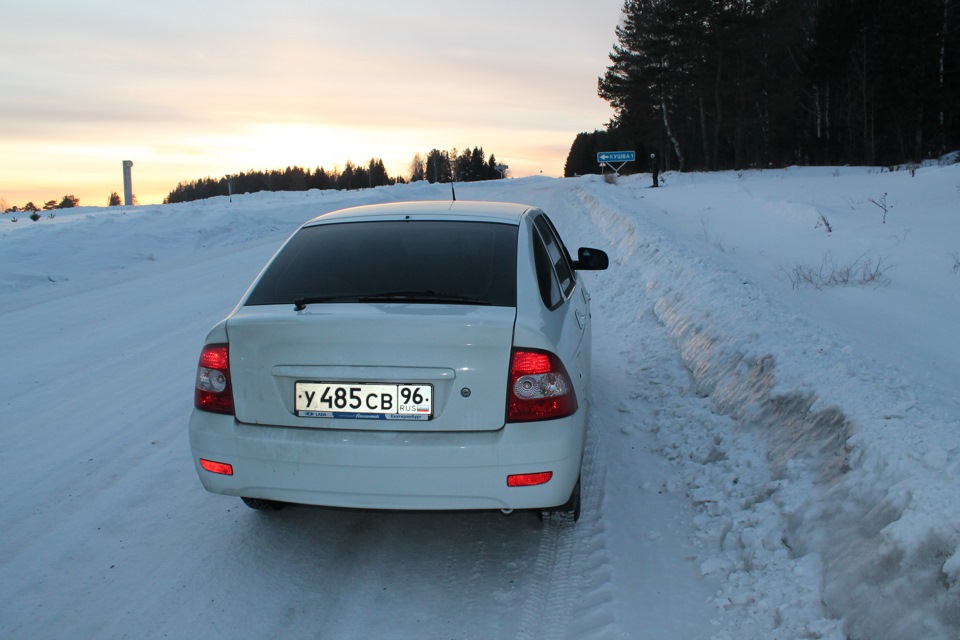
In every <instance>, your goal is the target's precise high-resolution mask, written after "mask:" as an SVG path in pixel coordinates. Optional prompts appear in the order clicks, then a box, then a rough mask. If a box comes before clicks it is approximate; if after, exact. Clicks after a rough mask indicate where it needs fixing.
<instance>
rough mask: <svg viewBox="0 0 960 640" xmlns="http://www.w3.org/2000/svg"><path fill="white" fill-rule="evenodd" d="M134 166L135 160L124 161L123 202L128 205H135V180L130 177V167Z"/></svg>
mask: <svg viewBox="0 0 960 640" xmlns="http://www.w3.org/2000/svg"><path fill="white" fill-rule="evenodd" d="M132 167H133V160H124V161H123V204H125V205H127V206H128V207H129V206H131V205H133V182H132V180H131V178H130V169H131V168H132Z"/></svg>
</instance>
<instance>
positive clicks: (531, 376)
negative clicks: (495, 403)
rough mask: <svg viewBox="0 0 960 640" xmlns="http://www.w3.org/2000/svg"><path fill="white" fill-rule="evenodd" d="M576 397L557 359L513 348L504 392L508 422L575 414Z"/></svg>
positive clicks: (534, 351) (565, 371)
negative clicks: (505, 394) (506, 386)
mask: <svg viewBox="0 0 960 640" xmlns="http://www.w3.org/2000/svg"><path fill="white" fill-rule="evenodd" d="M576 410H577V397H576V395H575V394H574V392H573V384H572V383H571V381H570V376H569V375H567V370H566V368H564V366H563V363H562V362H560V358H558V357H557V356H556V355H554V354H552V353H550V352H549V351H540V350H535V349H514V350H513V357H512V358H511V364H510V378H509V387H508V389H507V421H508V422H529V421H532V420H552V419H555V418H563V417H566V416H569V415H571V414H573V413H575V412H576Z"/></svg>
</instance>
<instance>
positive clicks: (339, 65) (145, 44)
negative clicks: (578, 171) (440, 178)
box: [0, 0, 622, 206]
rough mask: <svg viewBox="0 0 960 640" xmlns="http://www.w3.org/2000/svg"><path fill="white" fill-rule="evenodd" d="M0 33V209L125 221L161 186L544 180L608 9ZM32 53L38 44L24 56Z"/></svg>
mask: <svg viewBox="0 0 960 640" xmlns="http://www.w3.org/2000/svg"><path fill="white" fill-rule="evenodd" d="M10 4H11V3H7V5H8V6H5V7H4V20H3V22H2V24H0V60H2V61H3V63H2V64H0V81H2V86H3V87H4V91H3V92H0V200H2V202H3V203H4V204H6V205H8V206H11V205H17V206H23V205H24V204H26V203H27V202H28V201H32V202H34V203H35V204H38V205H42V203H43V202H45V201H47V200H51V199H57V200H59V199H61V198H62V197H63V196H64V195H66V194H70V195H75V196H77V197H78V198H79V199H80V203H81V205H92V206H101V205H104V204H106V202H107V198H108V196H109V194H110V193H111V192H113V191H117V192H122V186H123V185H122V169H121V167H122V165H121V163H122V161H123V160H132V161H133V162H134V167H133V187H134V189H133V190H134V193H135V194H136V195H137V198H138V201H139V202H140V203H141V204H152V203H159V202H161V201H162V200H163V198H164V197H165V196H166V195H167V194H168V193H169V192H170V191H171V190H172V189H173V188H174V187H175V186H176V185H177V183H178V182H181V181H189V180H194V179H199V178H204V177H219V176H223V175H226V174H229V173H239V172H242V171H249V170H268V169H280V168H284V167H287V166H293V165H296V166H301V167H304V168H311V169H315V168H318V167H324V168H325V169H328V170H330V169H333V168H336V167H340V168H342V167H343V166H344V164H345V163H346V162H347V161H350V162H353V163H355V164H358V165H364V164H366V163H367V162H368V161H369V160H370V159H371V158H380V159H382V160H383V161H384V164H385V165H386V167H387V171H388V173H389V174H390V175H391V176H400V177H407V176H408V175H409V167H410V162H411V160H412V159H413V157H414V155H415V154H417V153H419V154H421V155H426V154H427V153H428V152H429V151H430V150H431V149H433V148H437V149H444V150H449V149H453V148H458V149H461V150H462V149H464V148H467V147H470V148H472V147H474V146H478V147H482V148H483V149H484V151H485V152H486V154H487V155H488V156H489V154H491V153H493V154H495V155H496V156H497V159H498V160H499V161H501V162H503V163H505V164H508V165H509V166H510V175H512V176H514V177H522V176H526V175H533V174H540V173H543V174H544V175H551V176H559V175H562V173H563V163H564V161H565V159H566V154H567V152H568V151H569V149H570V144H571V143H572V142H573V140H574V138H575V136H576V134H577V133H579V132H581V131H592V130H594V129H596V128H601V127H603V126H604V125H605V124H606V122H607V121H608V120H609V118H610V116H611V114H612V111H611V109H610V108H609V106H608V105H607V104H606V103H605V102H603V101H602V100H601V99H600V98H598V97H597V95H596V83H597V78H598V76H599V75H601V74H602V73H603V71H604V69H605V67H606V65H607V64H608V59H607V54H608V53H609V52H610V50H611V48H612V44H613V42H614V41H615V33H614V30H615V28H616V25H617V21H618V19H619V16H620V8H621V4H622V3H621V2H620V0H603V1H602V2H597V3H583V2H580V1H579V0H560V1H557V0H552V1H547V0H525V1H524V2H521V3H515V2H507V1H506V0H495V1H492V2H487V3H483V6H477V5H474V4H467V3H464V2H440V1H439V0H436V1H435V0H429V1H418V2H408V3H406V4H404V5H402V6H399V5H394V4H393V3H387V2H373V1H368V2H357V3H349V6H347V5H348V3H332V2H331V3H327V2H305V1H301V0H278V2H276V3H271V4H270V5H269V7H268V6H267V5H261V4H257V3H253V2H247V1H242V2H219V1H216V2H206V3H203V4H202V5H197V4H196V3H189V2H185V1H184V0H171V1H165V2H162V3H161V2H155V1H147V2H143V3H136V4H126V5H117V4H116V3H114V2H110V1H109V0H92V1H91V2H86V3H83V4H82V5H80V4H77V3H72V2H66V1H60V0H13V2H12V6H9V5H10ZM39 34H42V38H39V39H38V36H39Z"/></svg>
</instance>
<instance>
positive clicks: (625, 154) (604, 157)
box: [597, 151, 637, 162]
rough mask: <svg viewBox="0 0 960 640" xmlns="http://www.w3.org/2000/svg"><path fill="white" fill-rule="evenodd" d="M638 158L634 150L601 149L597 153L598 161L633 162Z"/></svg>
mask: <svg viewBox="0 0 960 640" xmlns="http://www.w3.org/2000/svg"><path fill="white" fill-rule="evenodd" d="M636 159H637V154H636V152H634V151H601V152H600V153H598V154H597V162H633V161H635V160H636Z"/></svg>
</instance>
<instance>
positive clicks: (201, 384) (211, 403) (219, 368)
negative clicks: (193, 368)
mask: <svg viewBox="0 0 960 640" xmlns="http://www.w3.org/2000/svg"><path fill="white" fill-rule="evenodd" d="M193 406H195V407H196V408H197V409H201V410H203V411H210V412H213V413H225V414H227V415H233V390H232V389H231V388H230V358H229V349H228V347H227V345H225V344H208V345H206V346H205V347H204V348H203V351H202V352H201V353H200V364H199V365H198V366H197V388H196V392H195V393H194V398H193Z"/></svg>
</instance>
